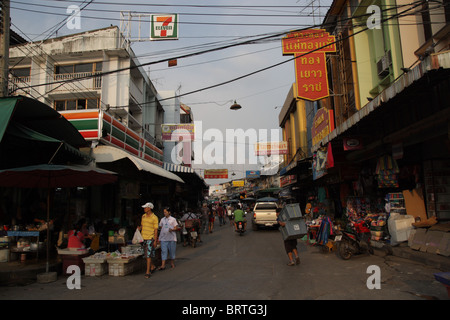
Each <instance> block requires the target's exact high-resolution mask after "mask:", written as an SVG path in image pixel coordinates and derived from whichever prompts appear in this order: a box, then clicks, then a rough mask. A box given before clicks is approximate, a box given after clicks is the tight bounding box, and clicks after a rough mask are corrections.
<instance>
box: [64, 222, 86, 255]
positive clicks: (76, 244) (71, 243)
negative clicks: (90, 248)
mask: <svg viewBox="0 0 450 320" xmlns="http://www.w3.org/2000/svg"><path fill="white" fill-rule="evenodd" d="M85 225H86V220H85V219H81V220H80V221H79V222H78V223H77V225H76V226H75V229H74V230H70V231H69V232H68V233H67V237H68V244H67V248H74V249H84V248H85V245H84V239H85V235H84V233H83V232H82V231H81V230H82V229H83V226H85Z"/></svg>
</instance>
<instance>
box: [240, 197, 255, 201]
mask: <svg viewBox="0 0 450 320" xmlns="http://www.w3.org/2000/svg"><path fill="white" fill-rule="evenodd" d="M241 201H250V202H252V201H256V199H255V198H244V199H242V200H241Z"/></svg>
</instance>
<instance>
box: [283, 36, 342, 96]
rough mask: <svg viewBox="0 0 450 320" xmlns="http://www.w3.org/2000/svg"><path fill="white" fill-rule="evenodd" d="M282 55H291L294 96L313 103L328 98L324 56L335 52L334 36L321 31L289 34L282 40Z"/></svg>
mask: <svg viewBox="0 0 450 320" xmlns="http://www.w3.org/2000/svg"><path fill="white" fill-rule="evenodd" d="M281 41H282V46H283V55H294V56H295V78H296V83H297V97H298V98H300V99H305V100H311V101H316V100H320V99H323V98H326V97H328V96H329V88H328V74H327V66H326V58H325V53H327V52H336V44H335V41H336V40H335V37H334V36H331V35H330V34H329V33H328V32H326V31H325V30H324V29H308V30H304V31H299V32H291V33H289V34H288V35H287V36H286V37H284V38H283V39H282V40H281Z"/></svg>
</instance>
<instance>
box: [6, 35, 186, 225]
mask: <svg viewBox="0 0 450 320" xmlns="http://www.w3.org/2000/svg"><path fill="white" fill-rule="evenodd" d="M10 66H11V74H12V76H11V79H10V94H11V95H18V94H21V95H26V96H29V97H32V98H35V99H37V100H39V101H41V102H43V103H45V104H47V105H49V106H51V107H53V108H54V109H55V110H56V111H58V112H59V113H61V114H62V115H63V116H64V117H65V118H66V119H68V120H69V121H70V122H71V123H72V124H73V126H74V127H75V128H77V129H78V130H79V132H80V133H81V135H82V136H83V137H84V139H86V141H88V142H89V147H88V148H86V149H84V150H83V151H84V152H86V154H88V155H89V156H90V157H92V158H93V159H94V161H95V164H96V165H97V166H99V167H102V168H105V169H109V170H111V171H114V172H117V173H118V174H119V181H118V183H116V184H115V185H114V186H105V187H102V188H92V190H91V191H90V195H89V199H87V200H88V201H87V202H88V203H89V205H88V209H86V210H85V211H89V212H83V214H84V213H85V214H87V215H88V216H90V217H92V218H100V219H107V218H115V219H116V220H120V221H124V220H125V221H128V222H131V220H132V215H135V214H140V213H141V212H142V208H140V205H141V204H142V203H145V202H148V201H152V202H154V204H155V208H156V209H157V210H158V211H161V212H162V207H163V206H167V205H171V201H173V200H174V199H173V198H172V197H171V195H174V194H176V190H179V189H180V187H179V186H180V185H184V182H185V181H184V180H183V179H182V178H180V177H179V176H177V175H176V174H174V173H173V172H170V171H168V170H166V169H164V152H165V150H164V149H165V148H164V143H163V139H162V135H161V124H163V123H164V114H165V110H164V106H163V104H162V103H161V102H160V101H159V100H162V99H161V96H160V95H159V94H158V92H157V91H156V89H155V87H154V86H153V84H152V82H151V81H150V79H149V76H148V75H147V73H146V72H145V70H144V69H143V67H142V66H141V65H140V62H139V61H138V59H137V58H136V56H135V54H134V52H133V50H132V49H131V48H130V47H129V45H128V44H127V42H126V40H125V38H124V37H123V36H122V34H121V32H120V31H119V28H118V27H115V26H111V27H108V28H103V29H99V30H92V31H87V32H83V33H79V34H73V35H68V36H63V37H57V38H52V39H48V40H45V41H42V42H33V43H25V44H18V45H15V46H11V48H10ZM85 200H86V199H85Z"/></svg>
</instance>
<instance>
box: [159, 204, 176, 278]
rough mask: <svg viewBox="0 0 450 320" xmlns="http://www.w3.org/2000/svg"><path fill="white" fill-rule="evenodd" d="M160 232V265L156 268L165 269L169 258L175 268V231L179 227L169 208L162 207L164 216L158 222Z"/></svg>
mask: <svg viewBox="0 0 450 320" xmlns="http://www.w3.org/2000/svg"><path fill="white" fill-rule="evenodd" d="M159 226H160V227H161V232H160V234H159V241H160V243H161V266H160V267H159V268H158V270H166V260H167V259H168V258H169V259H170V260H171V266H172V268H175V251H176V248H177V235H176V231H177V230H178V229H179V227H178V223H177V220H176V219H175V218H174V217H172V216H171V211H170V208H168V207H167V208H164V218H162V219H161V221H160V222H159Z"/></svg>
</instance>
